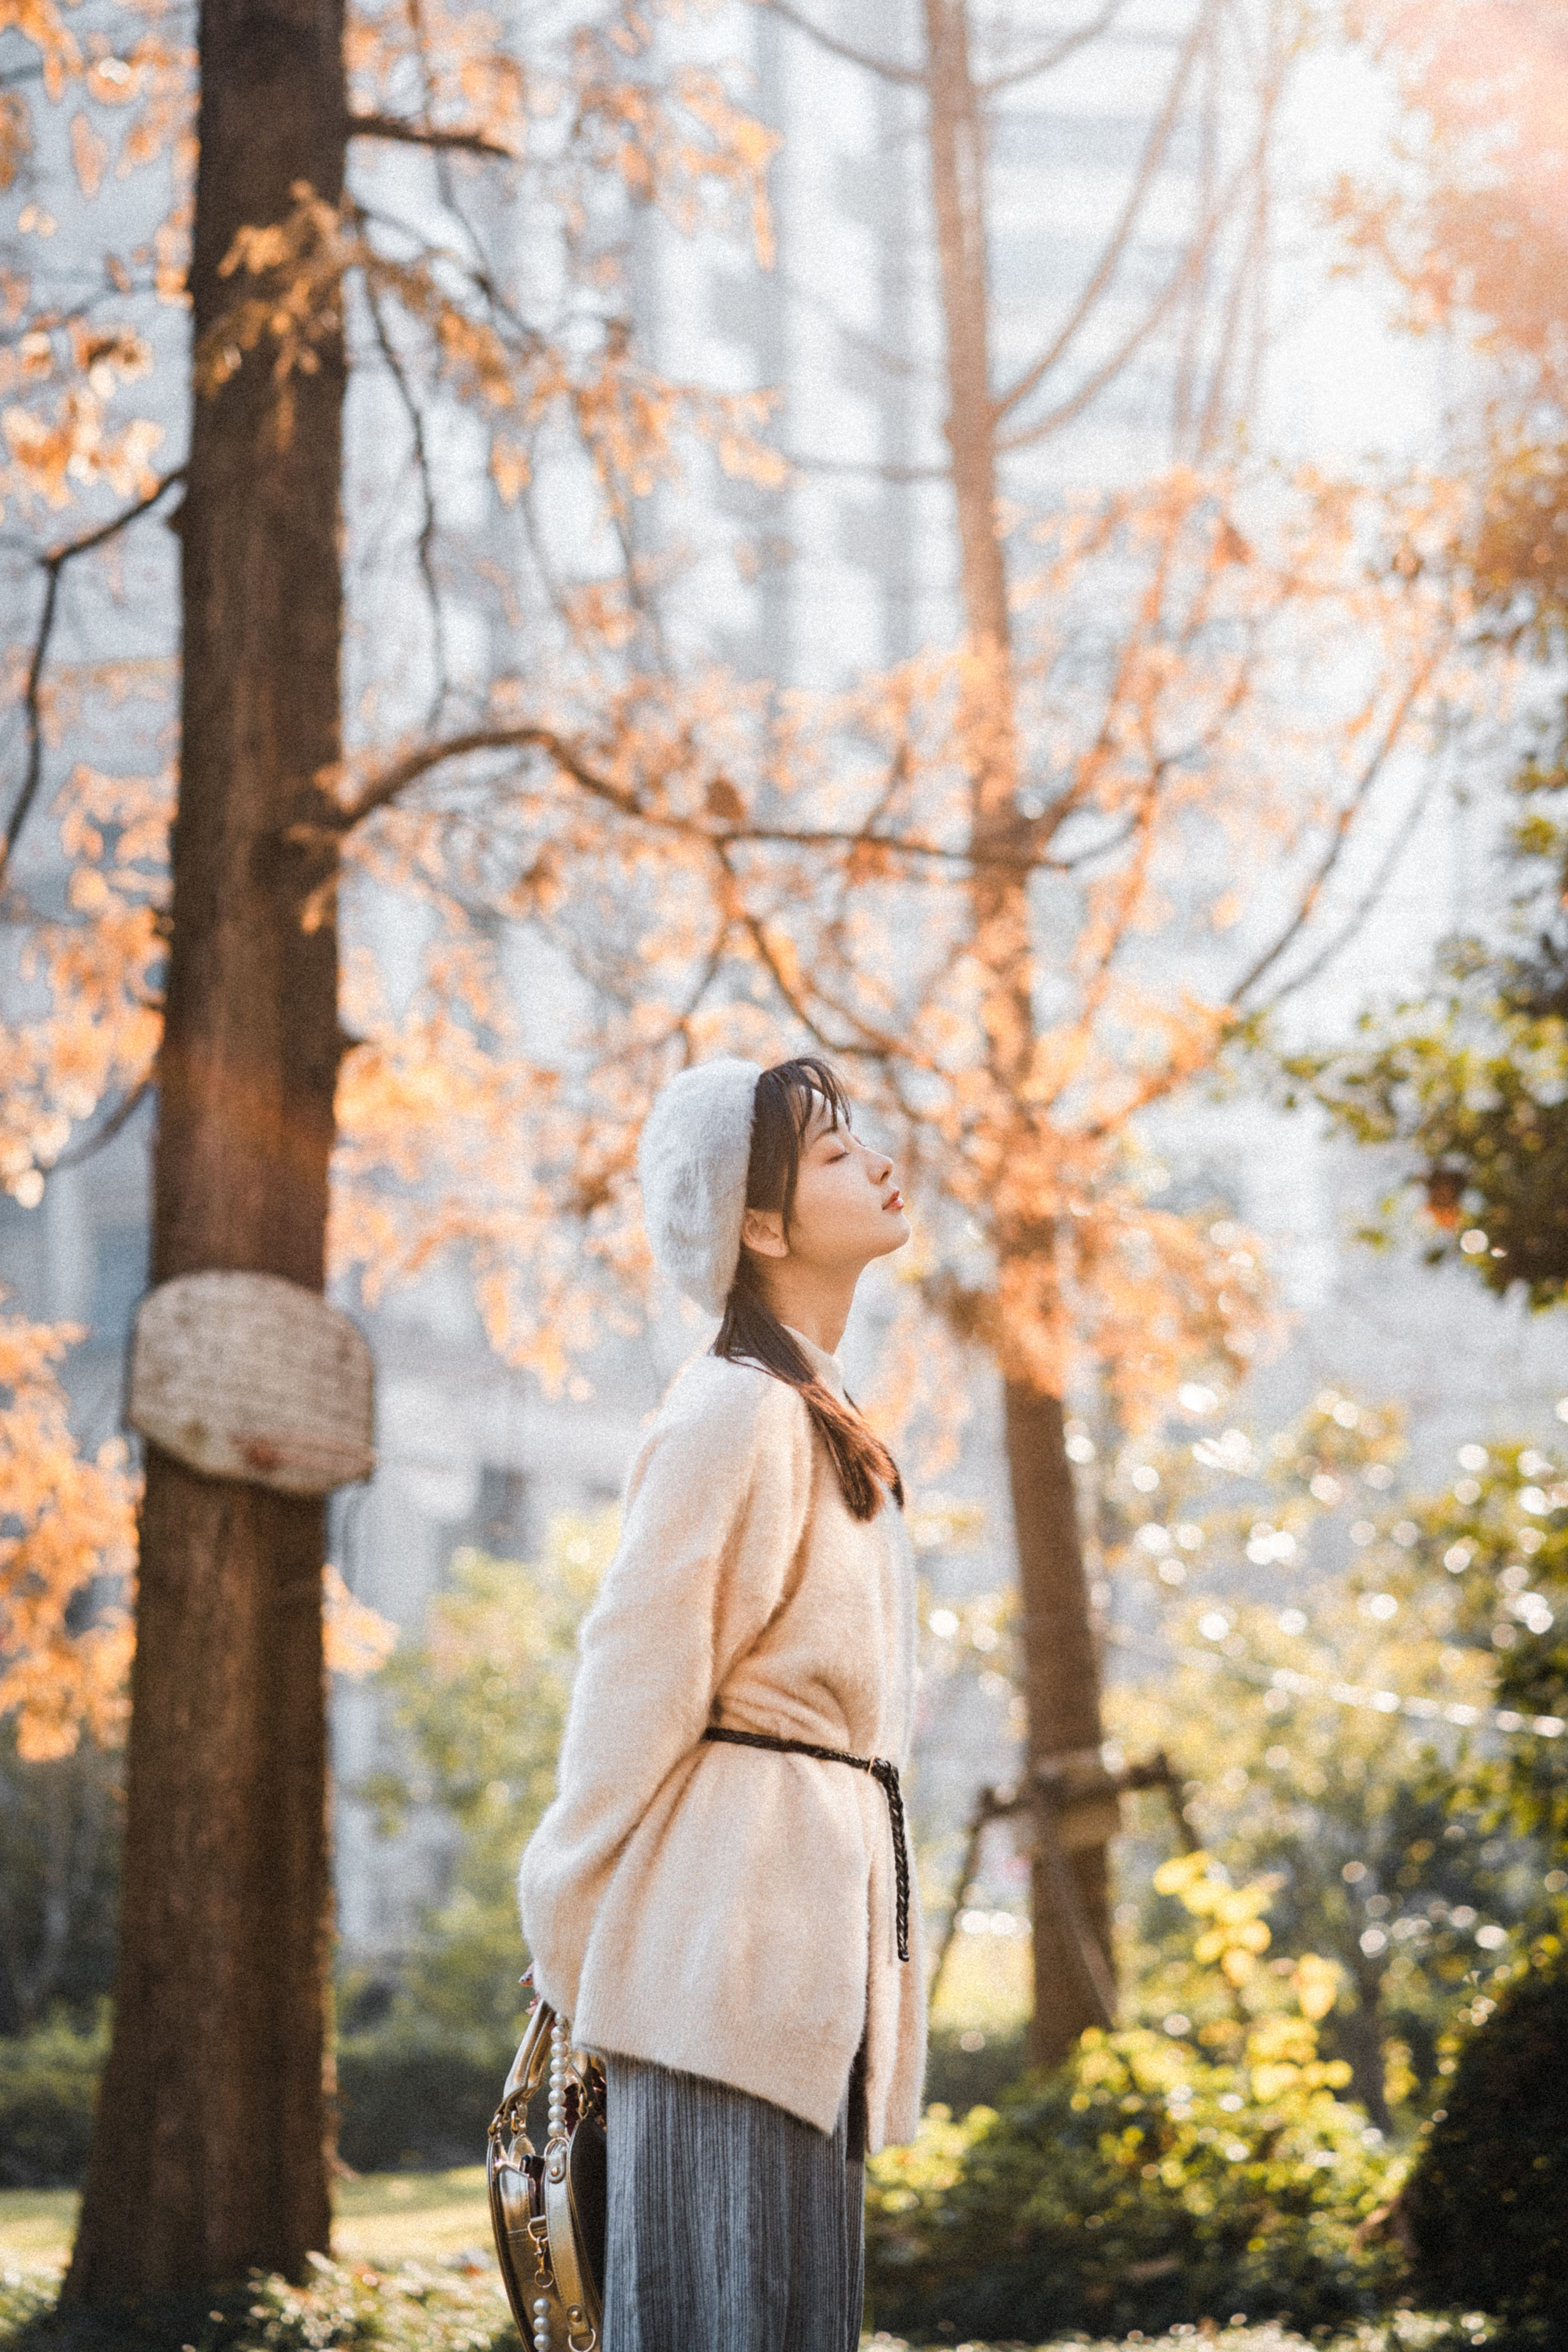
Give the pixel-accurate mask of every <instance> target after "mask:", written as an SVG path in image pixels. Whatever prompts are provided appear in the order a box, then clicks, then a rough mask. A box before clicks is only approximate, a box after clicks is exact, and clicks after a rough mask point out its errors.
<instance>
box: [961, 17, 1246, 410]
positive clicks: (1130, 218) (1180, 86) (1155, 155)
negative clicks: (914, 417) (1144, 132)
mask: <svg viewBox="0 0 1568 2352" xmlns="http://www.w3.org/2000/svg"><path fill="white" fill-rule="evenodd" d="M1213 17H1214V7H1213V0H1209V5H1206V6H1205V7H1204V8H1203V9H1202V10H1201V11H1200V13H1199V15H1198V17H1197V21H1196V22H1195V24H1194V26H1193V29H1192V31H1191V33H1189V35H1188V36H1187V38H1186V40H1185V42H1184V45H1183V47H1182V53H1181V55H1180V57H1179V58H1177V60H1176V68H1175V71H1174V72H1173V75H1172V77H1171V85H1170V89H1168V90H1167V92H1166V95H1165V103H1164V105H1163V107H1162V108H1161V110H1160V113H1159V116H1158V118H1157V120H1156V121H1155V122H1154V125H1153V128H1152V130H1151V131H1150V133H1149V138H1148V142H1147V144H1146V145H1145V147H1144V150H1143V154H1142V161H1141V162H1140V163H1139V166H1138V170H1137V173H1136V175H1135V176H1134V179H1133V182H1132V185H1131V189H1130V190H1129V191H1128V195H1127V201H1126V203H1125V204H1124V205H1122V208H1121V216H1120V218H1119V219H1118V220H1117V222H1116V224H1115V226H1113V228H1112V229H1111V232H1110V236H1109V237H1108V238H1107V239H1106V242H1105V247H1104V249H1103V251H1102V252H1101V254H1100V261H1099V263H1098V265H1097V267H1096V268H1095V269H1094V271H1093V273H1092V275H1091V276H1090V278H1089V283H1088V285H1087V286H1086V287H1085V288H1084V290H1083V292H1082V293H1081V294H1080V295H1079V299H1078V301H1077V302H1076V303H1075V305H1074V306H1073V309H1072V310H1071V311H1070V312H1069V313H1068V317H1067V319H1066V320H1065V321H1064V322H1063V324H1062V326H1061V327H1060V328H1059V329H1058V332H1057V333H1056V335H1055V336H1054V337H1053V338H1052V340H1051V341H1050V342H1049V343H1048V344H1047V348H1046V349H1045V351H1043V352H1041V354H1040V356H1039V358H1038V359H1037V360H1036V361H1034V362H1033V363H1032V364H1031V365H1030V366H1029V367H1027V368H1026V369H1025V371H1024V373H1023V374H1022V375H1021V376H1019V377H1018V378H1017V380H1016V382H1015V383H1014V384H1013V385H1012V386H1011V388H1010V389H1009V390H1008V391H1006V392H1004V393H998V394H997V395H996V400H995V404H994V405H995V415H996V418H997V421H998V422H1000V420H1001V419H1002V418H1003V417H1004V416H1005V415H1007V414H1008V412H1009V411H1010V410H1011V409H1014V408H1016V407H1017V405H1018V404H1019V402H1020V401H1022V400H1027V398H1028V396H1029V394H1030V393H1032V392H1033V391H1034V389H1035V387H1036V386H1037V384H1038V383H1042V382H1043V381H1044V379H1045V378H1046V377H1047V375H1048V374H1049V373H1050V372H1051V370H1052V369H1053V368H1054V367H1055V366H1056V365H1057V364H1058V362H1059V361H1060V360H1061V359H1062V358H1063V356H1064V355H1065V354H1066V352H1068V350H1070V348H1071V346H1072V345H1073V343H1074V342H1075V341H1077V339H1078V337H1079V333H1080V332H1081V331H1082V329H1083V327H1084V326H1085V324H1086V323H1087V321H1088V320H1089V318H1090V317H1091V316H1092V314H1093V312H1094V310H1095V309H1096V307H1097V305H1098V304H1099V301H1100V297H1101V295H1102V294H1103V293H1104V292H1105V290H1106V289H1107V287H1108V286H1109V285H1110V281H1111V279H1112V278H1114V277H1115V275H1116V272H1117V270H1118V269H1119V268H1120V267H1121V260H1122V257H1123V255H1124V254H1125V253H1126V251H1127V247H1128V246H1129V244H1130V243H1131V236H1132V231H1133V229H1134V227H1135V226H1137V221H1138V215H1139V214H1140V213H1141V212H1142V209H1143V205H1144V201H1145V199H1146V198H1147V196H1148V194H1149V190H1150V188H1151V187H1152V185H1153V182H1154V175H1155V173H1157V172H1158V170H1159V168H1160V165H1161V163H1163V161H1164V155H1165V150H1166V148H1167V147H1168V146H1169V144H1170V141H1171V133H1172V131H1173V130H1174V128H1175V123H1176V117H1177V114H1178V113H1179V111H1180V110H1181V103H1182V97H1183V93H1184V90H1185V89H1186V86H1187V79H1188V76H1189V75H1190V74H1191V72H1192V69H1193V67H1194V64H1195V62H1196V60H1197V57H1198V52H1199V50H1200V48H1201V47H1202V46H1203V43H1204V41H1205V38H1206V37H1207V35H1208V32H1209V29H1210V26H1211V25H1212V22H1213Z"/></svg>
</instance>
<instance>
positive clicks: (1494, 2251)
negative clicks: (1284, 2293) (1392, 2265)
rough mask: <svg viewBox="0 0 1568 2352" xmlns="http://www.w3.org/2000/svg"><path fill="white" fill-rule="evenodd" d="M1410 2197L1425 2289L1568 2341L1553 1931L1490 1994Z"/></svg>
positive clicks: (1563, 2002) (1564, 2058)
mask: <svg viewBox="0 0 1568 2352" xmlns="http://www.w3.org/2000/svg"><path fill="white" fill-rule="evenodd" d="M1471 2014H1472V2019H1473V2021H1474V2022H1473V2028H1472V2031H1471V2032H1469V2033H1468V2036H1467V2037H1466V2038H1465V2039H1464V2041H1463V2043H1462V2045H1461V2048H1460V2052H1459V2057H1458V2067H1457V2070H1456V2072H1455V2074H1454V2076H1453V2079H1452V2081H1451V2082H1450V2084H1449V2085H1448V2089H1447V2106H1446V2108H1444V2109H1443V2110H1441V2111H1440V2112H1439V2114H1438V2115H1437V2116H1434V2118H1433V2121H1432V2125H1431V2127H1430V2129H1429V2132H1428V2134H1427V2136H1426V2140H1425V2142H1424V2144H1423V2147H1422V2149H1421V2153H1420V2156H1419V2158H1418V2160H1417V2163H1416V2166H1415V2171H1414V2173H1413V2174H1412V2176H1411V2179H1410V2181H1409V2184H1408V2186H1407V2188H1406V2189H1405V2194H1404V2197H1403V2199H1402V2200H1401V2206H1402V2210H1403V2212H1404V2214H1405V2216H1406V2218H1407V2221H1408V2225H1409V2232H1410V2236H1411V2240H1412V2242H1413V2245H1414V2250H1415V2274H1416V2280H1417V2284H1418V2288H1419V2290H1420V2291H1421V2292H1422V2293H1423V2294H1426V2295H1429V2296H1430V2297H1431V2298H1432V2299H1433V2300H1434V2301H1436V2302H1437V2303H1440V2304H1445V2305H1447V2304H1454V2305H1463V2304H1474V2305H1479V2306H1480V2307H1481V2308H1482V2309H1484V2310H1487V2311H1490V2312H1495V2313H1498V2314H1500V2315H1502V2316H1503V2317H1505V2318H1506V2319H1508V2320H1510V2321H1511V2322H1520V2323H1529V2322H1534V2323H1536V2324H1537V2325H1538V2326H1541V2327H1542V2328H1543V2329H1545V2330H1546V2331H1548V2335H1549V2340H1550V2341H1551V2342H1552V2343H1557V2344H1560V2343H1563V2342H1564V2341H1568V2266H1565V2264H1564V2262H1563V2216H1564V2214H1568V2138H1565V2137H1564V2134H1563V2116H1564V2113H1565V2112H1568V1965H1565V1961H1564V1954H1563V1946H1562V1944H1561V1943H1560V1942H1559V1941H1558V1939H1557V1938H1556V1937H1547V1938H1545V1939H1543V1941H1542V1944H1541V1945H1540V1946H1539V1947H1538V1948H1536V1950H1535V1951H1534V1952H1533V1953H1532V1954H1531V1958H1530V1960H1529V1962H1528V1963H1527V1964H1526V1965H1525V1966H1524V1967H1523V1968H1522V1969H1521V1970H1520V1971H1519V1973H1518V1974H1517V1975H1516V1976H1515V1977H1514V1978H1513V1979H1512V1981H1511V1982H1510V1983H1509V1984H1508V1985H1506V1986H1505V1987H1504V1989H1503V1990H1502V1992H1501V1994H1500V1998H1499V2000H1497V2003H1496V2005H1495V2007H1494V2006H1493V2004H1492V2002H1491V2001H1490V2000H1481V2001H1479V2002H1478V2003H1477V2004H1476V2006H1475V2009H1474V2010H1473V2011H1472V2012H1471Z"/></svg>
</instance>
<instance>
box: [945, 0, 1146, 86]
mask: <svg viewBox="0 0 1568 2352" xmlns="http://www.w3.org/2000/svg"><path fill="white" fill-rule="evenodd" d="M1126 5H1127V0H1105V5H1104V7H1103V8H1101V10H1100V14H1099V16H1091V17H1090V18H1089V22H1088V24H1087V25H1080V26H1079V27H1078V30H1077V31H1076V32H1072V33H1064V34H1063V35H1062V37H1061V39H1060V40H1059V41H1057V42H1054V43H1053V44H1052V46H1051V47H1049V48H1048V49H1042V51H1041V52H1040V54H1039V56H1038V57H1037V58H1030V59H1029V62H1028V64H1027V65H1023V66H1009V67H1008V68H1007V70H1006V72H1005V73H998V74H990V75H988V76H987V77H986V79H984V81H977V82H976V83H975V85H974V87H975V89H977V90H978V91H979V92H980V94H981V96H982V97H983V98H990V97H992V96H994V93H995V92H996V91H997V90H999V89H1016V87H1017V85H1018V84H1019V83H1020V82H1022V81H1033V79H1034V78H1035V76H1036V75H1037V74H1043V73H1049V72H1050V71H1051V69H1052V68H1053V67H1055V66H1059V65H1065V64H1066V62H1067V60H1068V58H1070V57H1071V56H1072V54H1073V52H1074V50H1075V49H1081V48H1082V47H1084V45H1085V43H1086V42H1088V41H1092V40H1093V39H1094V38H1095V37H1096V36H1097V35H1098V34H1100V33H1103V32H1105V31H1107V30H1108V29H1109V27H1110V26H1111V25H1113V24H1114V23H1115V21H1116V19H1117V17H1118V16H1121V11H1122V9H1123V8H1124V7H1125V6H1126Z"/></svg>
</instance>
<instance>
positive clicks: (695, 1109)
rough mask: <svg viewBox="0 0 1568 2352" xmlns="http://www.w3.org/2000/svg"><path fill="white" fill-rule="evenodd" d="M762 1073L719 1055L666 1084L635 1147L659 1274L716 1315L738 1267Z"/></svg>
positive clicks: (645, 1219)
mask: <svg viewBox="0 0 1568 2352" xmlns="http://www.w3.org/2000/svg"><path fill="white" fill-rule="evenodd" d="M762 1075H763V1073H762V1067H761V1065H760V1064H758V1063H756V1062H741V1061H737V1060H735V1059H734V1058H733V1057H732V1056H731V1055H725V1056H723V1057H722V1058H721V1060H718V1061H713V1062H699V1063H698V1064H697V1065H696V1066H695V1067H694V1068H692V1069H689V1070H682V1072H681V1073H680V1076H679V1077H678V1078H672V1079H671V1080H670V1082H669V1084H668V1086H667V1087H665V1089H664V1091H663V1093H662V1094H661V1095H659V1096H658V1097H657V1099H656V1100H655V1103H654V1106H653V1108H652V1109H651V1110H650V1111H649V1113H648V1115H647V1119H646V1121H645V1122H644V1126H643V1131H642V1140H641V1142H640V1143H639V1144H638V1146H637V1174H638V1176H639V1177H640V1178H641V1180H642V1213H643V1222H644V1223H645V1224H646V1225H647V1237H648V1240H649V1241H650V1242H651V1243H652V1244H653V1254H654V1258H655V1261H656V1263H657V1264H658V1269H659V1272H660V1273H661V1274H663V1275H665V1276H668V1279H669V1280H670V1281H671V1282H673V1283H674V1285H675V1286H676V1288H677V1289H678V1290H683V1291H684V1292H685V1293H686V1296H687V1297H688V1298H694V1299H695V1300H696V1301H697V1304H698V1305H699V1307H707V1309H708V1311H709V1313H710V1315H721V1314H722V1313H723V1311H724V1301H725V1299H726V1298H727V1297H729V1295H730V1285H731V1283H732V1282H733V1281H734V1279H735V1268H736V1267H737V1265H739V1264H740V1262H741V1221H742V1217H743V1216H744V1214H745V1208H746V1170H747V1166H748V1164H749V1162H750V1160H751V1157H752V1115H753V1111H754V1108H755V1105H756V1096H757V1080H758V1079H759V1078H760V1077H761V1076H762Z"/></svg>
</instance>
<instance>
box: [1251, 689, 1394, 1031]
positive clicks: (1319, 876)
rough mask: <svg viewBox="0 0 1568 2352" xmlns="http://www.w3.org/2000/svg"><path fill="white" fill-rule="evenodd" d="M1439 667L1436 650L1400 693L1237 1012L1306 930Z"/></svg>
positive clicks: (1253, 970) (1255, 970)
mask: <svg viewBox="0 0 1568 2352" xmlns="http://www.w3.org/2000/svg"><path fill="white" fill-rule="evenodd" d="M1436 667H1437V656H1436V654H1435V653H1433V654H1429V655H1428V656H1427V657H1426V660H1425V661H1424V662H1423V663H1422V664H1421V666H1420V667H1419V669H1418V670H1417V671H1416V673H1415V677H1413V678H1412V679H1411V681H1410V683H1409V685H1408V686H1407V687H1406V688H1405V692H1404V693H1403V694H1402V695H1401V696H1400V698H1399V701H1398V704H1397V706H1396V707H1395V709H1394V715H1393V717H1392V718H1391V719H1389V722H1388V725H1387V726H1386V727H1385V728H1384V733H1383V740H1382V741H1381V742H1380V743H1379V745H1378V747H1377V749H1376V751H1374V752H1373V755H1372V757H1371V759H1370V760H1369V761H1367V763H1366V766H1365V767H1364V768H1363V771H1362V773H1361V777H1360V780H1359V781H1358V782H1357V784H1356V787H1355V790H1354V791H1353V792H1352V794H1351V796H1350V798H1349V800H1348V801H1347V802H1346V803H1345V804H1344V806H1343V808H1342V809H1341V810H1340V811H1339V812H1338V814H1337V815H1336V818H1335V821H1334V829H1333V833H1332V835H1331V839H1330V842H1329V846H1328V849H1327V851H1326V852H1325V854H1324V856H1323V857H1322V858H1321V861H1320V863H1319V866H1318V870H1317V872H1316V873H1315V874H1314V875H1313V876H1312V878H1311V880H1310V882H1309V883H1308V885H1307V887H1306V888H1305V890H1304V891H1303V892H1302V894H1301V898H1300V903H1299V905H1298V906H1297V908H1296V910H1295V912H1294V913H1293V914H1292V916H1291V918H1290V919H1289V922H1288V923H1287V924H1286V925H1285V927H1284V929H1283V930H1281V932H1280V933H1279V937H1278V939H1276V940H1275V941H1274V943H1273V945H1272V946H1271V947H1269V948H1267V949H1265V950H1264V952H1263V954H1262V955H1260V956H1259V957H1258V961H1257V962H1256V963H1255V964H1254V965H1253V966H1252V968H1251V970H1250V971H1247V972H1246V973H1245V974H1244V975H1243V977H1242V978H1241V979H1240V980H1239V981H1238V982H1237V984H1236V986H1235V987H1234V988H1233V989H1232V990H1231V992H1230V998H1229V1002H1230V1003H1232V1004H1234V1005H1235V1006H1236V1007H1237V1010H1238V1011H1239V1010H1240V1008H1241V1003H1242V999H1243V998H1244V997H1245V996H1246V995H1247V993H1248V992H1249V991H1250V990H1252V989H1254V988H1256V987H1257V985H1258V982H1259V981H1260V980H1261V979H1262V977H1263V975H1264V973H1265V972H1266V971H1272V970H1273V967H1274V966H1275V965H1276V964H1277V963H1278V962H1279V959H1280V957H1281V956H1282V955H1283V954H1284V952H1285V950H1286V949H1287V948H1288V947H1289V945H1290V942H1291V940H1294V939H1297V938H1299V937H1300V933H1301V932H1302V931H1303V930H1304V929H1305V928H1306V926H1307V924H1308V923H1309V922H1310V919H1311V917H1312V912H1313V909H1314V908H1316V906H1317V903H1318V900H1319V898H1321V896H1322V893H1323V890H1324V887H1325V886H1326V885H1327V883H1328V880H1329V877H1330V876H1331V874H1332V873H1333V870H1334V868H1335V866H1337V865H1338V864H1339V862H1340V858H1341V856H1342V854H1343V851H1344V845H1345V843H1346V842H1347V841H1348V840H1349V838H1350V834H1351V828H1352V825H1353V824H1354V823H1355V820H1356V818H1357V816H1358V815H1359V814H1360V813H1361V811H1362V809H1363V807H1364V806H1365V804H1366V801H1367V798H1368V795H1369V794H1370V793H1371V791H1372V788H1373V784H1374V783H1375V782H1377V779H1378V777H1379V776H1380V775H1381V774H1382V772H1383V768H1384V761H1386V760H1387V758H1388V756H1389V753H1390V752H1391V751H1393V749H1394V745H1395V743H1396V742H1397V741H1398V740H1399V738H1400V736H1401V735H1403V733H1404V732H1405V720H1406V719H1408V718H1409V716H1410V712H1411V709H1412V708H1413V707H1414V705H1415V701H1416V699H1417V698H1418V697H1419V696H1420V694H1421V693H1422V691H1423V689H1424V688H1425V687H1426V682H1427V680H1428V679H1429V678H1430V677H1431V675H1432V672H1433V671H1434V670H1435V669H1436Z"/></svg>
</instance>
